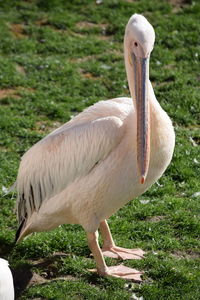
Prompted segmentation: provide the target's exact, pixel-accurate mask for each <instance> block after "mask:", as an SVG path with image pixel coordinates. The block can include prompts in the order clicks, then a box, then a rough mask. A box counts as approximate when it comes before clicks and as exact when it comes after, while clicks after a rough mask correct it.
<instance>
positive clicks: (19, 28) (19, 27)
mask: <svg viewBox="0 0 200 300" xmlns="http://www.w3.org/2000/svg"><path fill="white" fill-rule="evenodd" d="M9 27H10V30H11V32H12V34H13V35H14V37H15V38H17V39H22V38H25V37H26V34H25V33H24V25H23V24H9Z"/></svg>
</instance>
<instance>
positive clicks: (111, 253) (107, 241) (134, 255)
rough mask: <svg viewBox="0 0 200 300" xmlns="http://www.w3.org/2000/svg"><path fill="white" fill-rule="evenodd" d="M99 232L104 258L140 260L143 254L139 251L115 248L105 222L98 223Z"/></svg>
mask: <svg viewBox="0 0 200 300" xmlns="http://www.w3.org/2000/svg"><path fill="white" fill-rule="evenodd" d="M99 228H100V231H101V234H102V237H103V247H102V252H103V255H104V256H107V257H112V258H120V259H123V260H124V259H142V258H144V254H145V252H144V251H143V250H141V249H126V248H122V247H117V246H116V245H115V243H114V241H113V238H112V235H111V232H110V228H109V226H108V223H107V221H106V220H104V221H102V222H101V223H100V227H99Z"/></svg>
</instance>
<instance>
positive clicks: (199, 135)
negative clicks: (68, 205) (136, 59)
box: [0, 0, 200, 300]
mask: <svg viewBox="0 0 200 300" xmlns="http://www.w3.org/2000/svg"><path fill="white" fill-rule="evenodd" d="M135 12H137V13H142V14H144V16H146V17H147V18H148V20H149V21H150V22H151V23H152V25H153V26H154V28H155V31H156V43H155V49H154V51H153V53H152V56H151V63H150V78H151V81H152V83H153V86H154V89H155V93H156V97H157V99H158V100H159V102H160V104H161V105H162V107H163V108H164V109H165V110H166V111H167V113H168V114H169V116H170V117H171V118H172V120H173V124H174V127H175V131H176V148H175V153H174V156H173V160H172V163H171V165H170V167H169V168H168V169H167V171H166V172H165V174H164V176H163V177H162V178H161V179H160V180H159V182H158V183H156V184H154V185H153V186H152V188H151V189H150V190H149V191H148V192H146V193H145V194H144V195H142V196H141V197H139V198H138V199H134V200H133V201H132V202H130V203H129V204H128V205H126V206H125V207H123V208H122V209H121V210H120V211H119V212H118V213H117V214H115V215H114V216H112V217H111V218H110V220H109V225H110V227H111V230H112V232H113V237H114V239H115V241H116V243H117V244H118V245H119V246H124V247H131V248H135V247H141V248H142V249H143V250H145V251H146V253H147V255H146V258H145V259H144V260H141V261H126V262H124V264H125V265H127V266H130V267H133V268H137V269H139V270H143V271H144V272H145V274H144V277H143V278H144V281H143V283H141V284H139V283H131V282H126V281H123V280H120V279H113V278H101V277H99V276H98V275H95V274H92V273H90V272H89V271H88V269H89V268H93V267H94V260H93V258H92V257H91V256H90V251H89V249H88V247H87V243H86V236H85V233H84V231H83V230H82V228H81V227H79V226H77V225H74V226H70V225H64V226H61V227H59V228H57V229H55V230H54V231H51V232H48V233H40V234H35V235H32V236H31V237H29V238H27V239H26V240H25V241H24V242H22V243H20V244H19V245H15V244H14V236H15V232H16V229H17V221H16V214H15V201H16V194H15V193H13V194H12V193H11V194H8V195H5V192H6V189H7V188H8V187H10V186H11V185H12V184H13V183H14V181H15V179H16V175H17V169H18V166H19V162H20V157H21V156H22V154H23V153H24V152H25V151H26V150H27V149H28V148H29V147H30V146H32V145H33V144H34V143H35V142H36V141H38V140H39V139H41V138H42V137H43V136H45V135H46V134H47V133H48V132H50V131H51V130H53V129H55V128H57V127H59V126H60V124H62V123H64V122H66V121H68V120H70V118H72V117H73V116H74V115H76V114H77V113H79V112H81V111H82V110H83V109H84V108H85V107H87V106H89V105H91V104H93V103H94V102H96V101H98V100H101V99H109V98H114V97H120V96H128V95H129V91H128V87H127V80H126V75H125V69H124V61H123V34H124V28H125V25H126V23H127V21H128V19H129V18H130V16H131V15H132V14H133V13H135ZM199 18H200V3H199V1H189V0H185V1H181V0H177V1H175V0H173V1H172V0H171V1H167V0H165V1H164V0H163V1H161V0H160V1H158V0H155V1H153V0H140V1H136V0H135V1H130V0H127V1H125V0H124V1H117V0H107V1H105V0H104V1H95V0H90V1H89V0H87V1H86V0H85V1H83V0H82V1H79V0H74V1H64V0H60V1H59V0H49V1H45V0H29V1H28V0H27V1H14V0H13V1H12V5H11V4H10V1H8V0H5V1H1V3H0V66H1V67H0V103H1V106H0V116H1V117H0V128H1V130H0V150H1V152H0V156H1V159H0V161H1V164H0V189H1V197H0V229H1V230H0V256H1V257H4V258H6V259H8V260H9V262H10V266H11V269H12V271H13V275H14V278H15V289H16V296H17V299H19V300H25V299H35V300H36V299H38V300H39V299H48V300H64V299H99V300H100V299H105V300H106V299H120V300H122V299H138V298H139V299H145V300H157V299H159V300H162V299H163V300H164V299H165V300H166V299H169V300H175V299H185V300H191V299H194V300H197V299H200V296H199V295H200V280H199V278H200V268H199V267H200V266H199V265H200V260H199V254H200V250H199V249H200V243H199V240H198V236H199V234H200V223H199V212H200V204H199V200H200V182H199V176H200V157H199V144H200V122H199V120H200V104H199V103H200V88H199V84H200V72H199V57H200V40H199V32H200V24H199ZM106 262H107V264H108V265H111V264H117V263H118V262H117V261H115V260H112V259H106Z"/></svg>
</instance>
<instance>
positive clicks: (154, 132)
mask: <svg viewBox="0 0 200 300" xmlns="http://www.w3.org/2000/svg"><path fill="white" fill-rule="evenodd" d="M154 41H155V32H154V29H153V27H152V26H151V24H150V23H149V22H148V21H147V19H146V18H145V17H144V16H142V15H138V14H134V15H133V16H132V17H131V18H130V20H129V22H128V24H127V26H126V29H125V36H124V57H125V67H126V73H127V78H128V84H129V90H130V94H131V98H126V97H123V98H115V99H111V100H106V101H100V102H98V103H96V104H94V105H92V106H90V107H89V108H87V109H86V110H84V111H83V112H82V113H80V114H79V115H77V116H76V117H74V118H73V119H72V120H70V121H69V122H67V123H65V124H64V125H62V126H61V127H60V128H58V129H56V130H54V131H53V132H51V133H50V134H48V135H47V136H46V137H44V138H43V139H42V140H40V141H39V142H38V143H36V144H35V145H34V146H33V147H32V148H30V149H29V150H28V151H27V152H26V153H25V154H24V155H23V157H22V160H21V163H20V167H19V171H18V176H17V191H18V200H17V212H18V221H19V228H18V231H17V234H16V240H17V242H19V241H21V240H22V239H23V238H24V237H25V236H27V235H28V234H30V233H32V232H39V231H48V230H51V229H54V228H55V227H57V226H59V225H61V224H80V225H81V226H82V227H83V229H84V230H85V231H86V234H87V240H88V245H89V248H90V250H91V252H92V254H93V257H94V259H95V262H96V268H97V269H96V270H97V272H98V273H99V274H100V275H101V276H106V275H110V276H114V277H121V278H126V279H127V278H128V279H136V280H137V279H140V278H139V276H140V275H141V274H142V272H139V271H137V270H134V269H131V268H127V267H125V266H124V265H119V266H111V267H108V266H107V265H106V263H105V259H104V256H110V257H116V258H122V259H135V258H138V259H141V258H143V256H144V255H143V254H144V252H143V251H142V250H141V249H125V248H122V247H117V246H116V245H115V243H114V241H113V238H112V236H111V232H110V229H109V226H108V223H107V221H106V220H107V219H108V218H109V217H110V216H111V215H112V214H114V213H115V212H116V211H117V210H118V209H119V208H121V207H122V206H123V205H125V204H126V203H127V202H129V201H130V200H131V199H133V198H135V197H137V196H139V195H141V194H142V193H144V192H145V191H146V190H147V189H148V188H149V187H150V186H151V185H152V184H153V183H155V182H156V181H157V180H158V179H159V178H160V177H161V175H162V174H163V172H164V171H165V169H166V168H167V166H168V165H169V163H170V161H171V158H172V154H173V149H174V143H175V135H174V130H173V126H172V123H171V120H170V118H169V117H168V115H167V114H166V112H165V111H164V110H163V109H162V108H161V106H160V105H159V103H158V102H157V100H156V97H155V95H154V91H153V88H152V84H151V82H150V81H149V59H150V54H151V51H152V49H153V46H154ZM98 229H100V232H101V234H102V238H103V246H102V249H101V248H100V246H99V243H98Z"/></svg>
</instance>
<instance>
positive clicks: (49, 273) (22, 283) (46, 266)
mask: <svg viewBox="0 0 200 300" xmlns="http://www.w3.org/2000/svg"><path fill="white" fill-rule="evenodd" d="M66 256H67V254H64V253H55V254H54V255H52V256H51V257H49V258H46V259H40V260H37V261H31V262H30V264H20V265H19V266H17V267H16V268H13V269H12V274H13V279H14V287H15V296H16V299H18V298H19V297H20V296H21V295H22V293H23V292H24V291H25V290H26V289H27V288H28V287H30V286H31V285H36V284H37V285H44V284H47V283H49V282H52V281H56V280H76V277H73V276H71V275H65V276H59V268H58V267H57V266H56V265H55V262H58V261H59V260H61V259H62V258H63V257H66ZM35 268H37V269H40V270H41V271H42V276H41V275H39V274H38V273H35V272H34V269H35Z"/></svg>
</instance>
